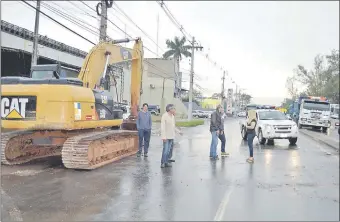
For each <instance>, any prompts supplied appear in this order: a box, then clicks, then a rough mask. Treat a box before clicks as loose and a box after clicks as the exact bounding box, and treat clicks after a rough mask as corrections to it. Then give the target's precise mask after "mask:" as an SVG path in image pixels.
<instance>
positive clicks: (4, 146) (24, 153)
mask: <svg viewBox="0 0 340 222" xmlns="http://www.w3.org/2000/svg"><path fill="white" fill-rule="evenodd" d="M38 133H40V134H41V133H42V132H34V131H16V132H8V133H3V134H1V163H2V164H5V165H18V164H23V163H27V162H30V161H32V160H36V159H40V158H45V157H51V156H59V155H60V153H61V147H60V148H59V147H56V146H50V147H46V146H37V145H34V144H33V142H32V138H33V137H34V135H35V134H38Z"/></svg>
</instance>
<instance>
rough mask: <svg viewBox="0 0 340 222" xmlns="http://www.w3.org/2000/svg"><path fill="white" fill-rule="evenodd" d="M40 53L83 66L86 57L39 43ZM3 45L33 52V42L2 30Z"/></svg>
mask: <svg viewBox="0 0 340 222" xmlns="http://www.w3.org/2000/svg"><path fill="white" fill-rule="evenodd" d="M38 46H39V47H38V55H39V56H42V57H45V58H49V59H53V60H56V61H60V62H64V63H66V64H70V65H74V66H77V67H81V66H82V65H83V61H84V59H83V58H81V57H77V56H74V55H72V54H69V53H65V52H61V51H58V50H56V49H52V48H49V47H46V46H42V45H40V44H39V45H38ZM1 47H7V48H12V49H19V50H23V51H26V52H28V53H32V51H33V42H32V41H29V40H26V39H23V38H20V37H18V36H15V35H11V34H9V33H6V32H1Z"/></svg>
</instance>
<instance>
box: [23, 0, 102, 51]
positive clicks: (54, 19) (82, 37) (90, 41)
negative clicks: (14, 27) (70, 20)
mask: <svg viewBox="0 0 340 222" xmlns="http://www.w3.org/2000/svg"><path fill="white" fill-rule="evenodd" d="M21 1H22V2H24V3H25V4H26V5H28V6H30V7H31V8H33V9H35V10H36V11H38V12H39V13H41V14H43V15H44V16H46V17H47V18H49V19H51V20H52V21H54V22H55V23H57V24H59V25H60V26H62V27H64V28H65V29H67V30H69V31H70V32H72V33H74V34H76V35H77V36H79V37H81V38H82V39H84V40H86V41H88V42H89V43H92V44H93V45H96V44H95V43H94V42H92V41H91V40H89V39H87V38H86V37H84V36H82V35H81V34H79V33H77V32H75V31H73V30H72V29H70V28H69V27H67V26H65V25H64V24H62V23H60V22H58V21H57V20H55V19H54V18H52V17H51V16H49V15H47V14H46V13H44V12H42V11H41V10H38V9H37V8H36V7H34V6H32V5H30V4H29V3H27V2H26V1H25V0H21Z"/></svg>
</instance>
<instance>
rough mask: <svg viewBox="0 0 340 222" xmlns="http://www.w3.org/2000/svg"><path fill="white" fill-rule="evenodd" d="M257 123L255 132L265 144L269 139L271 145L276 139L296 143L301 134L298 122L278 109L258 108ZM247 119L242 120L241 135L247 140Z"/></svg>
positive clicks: (261, 142)
mask: <svg viewBox="0 0 340 222" xmlns="http://www.w3.org/2000/svg"><path fill="white" fill-rule="evenodd" d="M256 113H257V124H256V127H255V133H256V136H257V138H258V140H259V143H260V144H265V143H266V141H267V140H268V144H269V145H273V144H274V139H288V140H289V143H290V145H295V144H296V142H297V138H298V135H299V129H298V127H297V125H296V123H295V122H294V121H292V120H289V119H288V118H287V117H286V116H285V115H284V114H283V113H282V112H280V111H278V110H268V109H260V110H256ZM246 124H247V119H246V118H244V119H242V120H240V129H241V135H242V138H243V139H244V140H247V132H246V127H245V126H246Z"/></svg>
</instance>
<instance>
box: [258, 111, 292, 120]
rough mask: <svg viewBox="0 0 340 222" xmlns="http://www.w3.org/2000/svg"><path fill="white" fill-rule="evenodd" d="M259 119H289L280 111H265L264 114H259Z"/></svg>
mask: <svg viewBox="0 0 340 222" xmlns="http://www.w3.org/2000/svg"><path fill="white" fill-rule="evenodd" d="M259 119H260V120H285V119H288V118H287V117H286V116H285V115H284V114H283V113H282V112H280V111H263V112H259Z"/></svg>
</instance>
